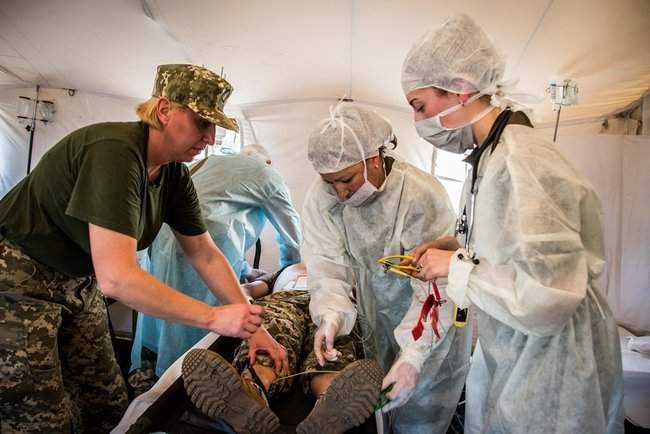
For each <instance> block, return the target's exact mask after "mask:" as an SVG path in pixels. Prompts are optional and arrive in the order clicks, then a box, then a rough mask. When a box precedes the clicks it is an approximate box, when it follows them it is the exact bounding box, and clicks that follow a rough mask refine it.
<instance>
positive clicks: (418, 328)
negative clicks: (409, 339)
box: [411, 282, 440, 341]
mask: <svg viewBox="0 0 650 434" xmlns="http://www.w3.org/2000/svg"><path fill="white" fill-rule="evenodd" d="M439 305H440V291H438V285H436V282H433V294H429V295H428V296H427V298H426V300H424V303H423V304H422V309H420V317H419V318H418V321H417V323H416V324H415V327H413V330H411V335H413V339H415V340H416V341H417V340H418V339H420V338H421V337H422V332H423V331H424V324H423V323H424V321H426V319H427V316H428V315H429V312H431V328H432V329H433V332H434V333H435V334H436V336H437V337H438V339H440V333H438V306H439Z"/></svg>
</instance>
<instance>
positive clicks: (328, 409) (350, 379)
mask: <svg viewBox="0 0 650 434" xmlns="http://www.w3.org/2000/svg"><path fill="white" fill-rule="evenodd" d="M383 378H384V371H382V369H381V368H380V367H379V365H378V364H377V362H375V361H374V360H358V361H356V362H353V363H351V364H349V365H348V366H346V367H345V369H343V370H342V371H341V372H340V373H339V374H338V375H337V376H336V378H335V379H334V380H333V381H332V384H330V387H329V388H328V389H327V391H326V392H325V396H324V397H323V401H322V402H321V403H319V404H317V405H316V406H315V407H314V409H313V410H312V412H311V413H309V416H307V418H306V419H305V420H303V421H302V422H301V423H300V424H299V425H298V426H297V427H296V433H297V434H314V433H319V434H339V433H344V432H345V431H347V430H349V429H350V428H353V427H355V426H358V425H361V424H362V423H363V422H364V421H365V420H366V419H367V418H368V416H370V415H371V414H372V412H373V408H374V407H375V404H377V400H378V399H379V393H380V392H381V382H382V380H383Z"/></svg>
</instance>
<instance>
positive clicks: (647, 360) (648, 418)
mask: <svg viewBox="0 0 650 434" xmlns="http://www.w3.org/2000/svg"><path fill="white" fill-rule="evenodd" d="M618 330H619V334H620V335H621V356H622V358H623V384H624V389H625V398H624V406H625V417H626V418H627V419H629V420H630V421H631V422H632V423H633V424H634V425H637V426H640V427H642V428H646V429H650V355H647V354H643V353H639V352H636V351H631V350H629V349H628V348H627V343H628V341H629V339H630V338H634V337H635V336H634V335H633V334H632V333H630V332H629V331H628V330H626V329H624V328H623V327H620V326H619V328H618Z"/></svg>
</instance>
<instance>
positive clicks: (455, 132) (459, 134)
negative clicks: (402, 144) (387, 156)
mask: <svg viewBox="0 0 650 434" xmlns="http://www.w3.org/2000/svg"><path fill="white" fill-rule="evenodd" d="M482 95H483V94H482V93H480V92H479V93H477V94H476V95H474V96H472V97H471V98H470V99H468V100H467V102H465V103H464V104H457V105H455V106H453V107H449V108H448V109H446V110H443V111H441V112H440V113H438V114H437V115H435V116H432V117H430V118H427V119H423V120H421V121H417V122H415V130H416V131H417V132H418V135H419V136H420V137H422V138H423V139H424V140H426V141H427V142H429V143H431V144H432V145H433V146H435V147H436V148H438V149H442V150H444V151H449V152H453V153H455V154H462V153H464V152H465V151H467V150H468V149H471V148H472V147H473V146H474V134H473V132H472V124H474V123H476V122H478V121H480V120H481V119H483V118H484V117H485V116H486V115H487V114H488V113H490V112H491V111H492V110H494V109H495V107H492V106H489V107H487V108H486V109H485V110H483V111H482V112H480V113H479V114H477V115H476V116H474V118H473V119H472V120H470V121H469V122H468V123H467V124H465V125H461V126H459V127H455V128H447V127H443V126H442V123H441V122H440V119H441V118H442V117H443V116H447V115H449V114H451V113H453V112H455V111H458V110H460V109H461V108H463V107H464V106H465V104H469V103H471V102H473V101H475V100H477V99H479V98H480V97H481V96H482Z"/></svg>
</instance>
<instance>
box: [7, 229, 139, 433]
mask: <svg viewBox="0 0 650 434" xmlns="http://www.w3.org/2000/svg"><path fill="white" fill-rule="evenodd" d="M0 378H1V379H2V380H1V381H0V432H2V433H3V434H4V433H7V434H8V433H16V432H29V433H37V432H38V433H66V434H67V433H70V432H84V431H86V432H93V433H96V432H97V433H101V432H108V431H110V429H112V428H113V427H114V426H115V425H117V423H118V422H119V420H120V418H121V416H122V414H123V413H124V411H125V410H126V407H127V405H128V399H127V392H126V386H125V384H124V380H123V378H122V376H121V373H120V369H119V367H118V364H117V362H116V359H115V354H114V352H113V347H112V344H111V340H110V336H109V332H108V321H107V313H106V306H105V305H104V302H103V300H102V296H101V294H100V293H99V291H98V289H97V286H96V280H95V278H94V276H89V277H82V278H70V277H68V276H65V275H63V274H61V273H58V272H55V271H53V270H52V269H50V268H49V267H46V266H44V265H42V264H40V263H38V262H36V261H34V260H33V259H31V258H30V257H28V256H27V255H25V254H24V253H22V251H21V250H20V249H19V248H18V247H16V246H15V245H13V244H11V243H9V242H8V241H7V240H3V239H1V237H0Z"/></svg>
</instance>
